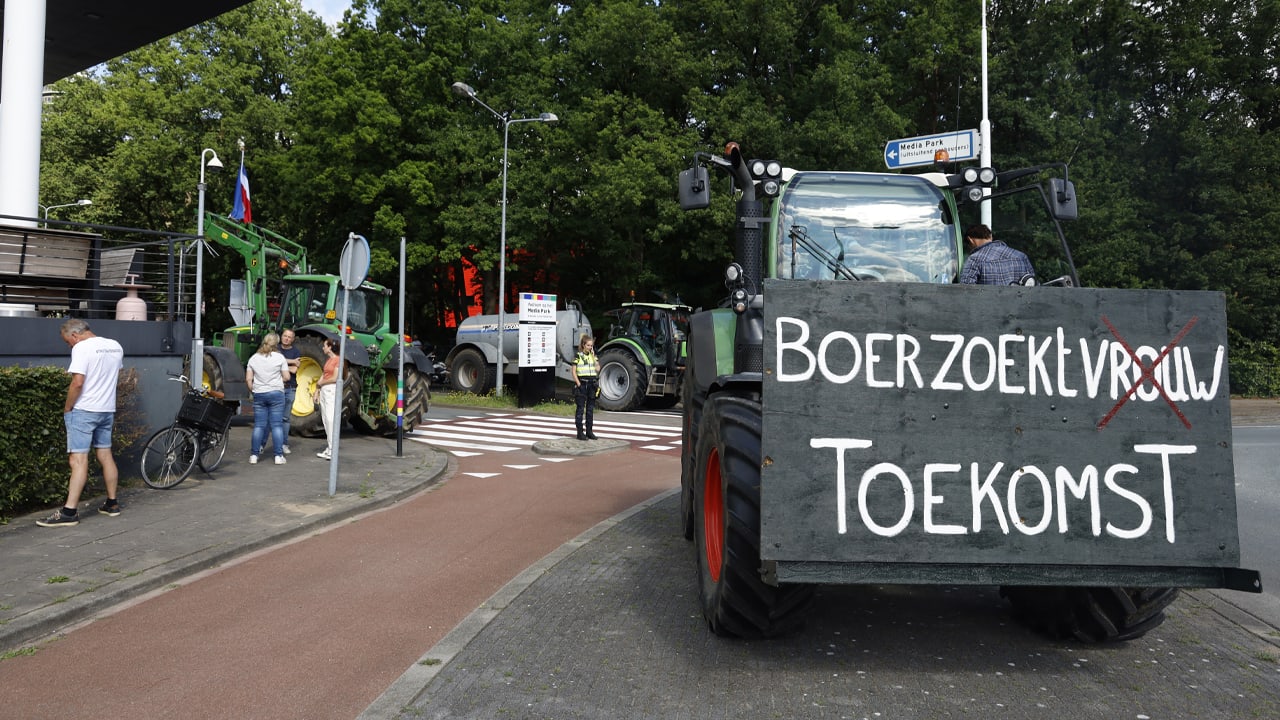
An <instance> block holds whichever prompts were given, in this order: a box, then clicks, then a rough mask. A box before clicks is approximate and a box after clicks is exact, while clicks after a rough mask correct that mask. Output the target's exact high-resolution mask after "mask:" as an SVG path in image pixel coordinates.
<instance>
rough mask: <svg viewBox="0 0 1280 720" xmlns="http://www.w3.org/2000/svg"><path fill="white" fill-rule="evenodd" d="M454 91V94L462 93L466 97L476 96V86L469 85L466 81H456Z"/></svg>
mask: <svg viewBox="0 0 1280 720" xmlns="http://www.w3.org/2000/svg"><path fill="white" fill-rule="evenodd" d="M453 92H454V94H455V95H460V96H462V97H465V98H472V99H474V98H475V96H476V91H475V89H474V88H472V87H471V86H470V85H468V84H466V83H464V82H456V83H454V84H453Z"/></svg>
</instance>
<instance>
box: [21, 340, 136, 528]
mask: <svg viewBox="0 0 1280 720" xmlns="http://www.w3.org/2000/svg"><path fill="white" fill-rule="evenodd" d="M62 340H63V342H65V343H66V344H67V346H68V347H70V348H71V365H70V366H69V367H68V368H67V372H68V373H70V374H71V385H70V386H69V387H68V388H67V400H66V402H65V403H64V405H63V408H62V418H63V421H64V422H65V423H66V426H67V462H68V463H69V464H70V465H71V479H70V481H68V483H67V501H66V503H64V504H63V506H62V507H61V508H60V509H58V510H55V511H53V514H52V515H50V516H49V517H47V518H45V519H43V520H37V521H36V524H37V525H40V526H42V527H71V526H73V525H78V524H79V523H80V516H79V514H78V512H77V510H76V507H77V506H78V505H79V504H80V493H81V492H83V491H84V486H85V483H86V482H88V480H89V451H90V450H91V449H92V450H93V451H94V454H95V455H96V456H97V458H98V463H99V464H100V465H101V466H102V481H103V483H105V484H106V486H107V501H106V502H105V503H103V505H102V507H100V508H98V512H100V513H102V514H103V515H110V516H112V517H115V516H116V515H119V514H120V503H119V502H118V501H117V500H116V487H117V485H118V483H119V480H120V473H119V471H118V470H117V468H116V460H115V457H114V456H113V455H112V454H111V429H112V427H113V426H114V425H115V417H116V383H117V381H118V380H119V379H120V369H121V368H122V367H124V349H123V348H121V347H120V343H118V342H116V341H115V340H110V339H108V338H104V337H98V336H97V335H94V334H93V331H91V330H90V329H89V323H87V322H85V321H84V320H77V319H72V320H68V321H66V322H64V323H62Z"/></svg>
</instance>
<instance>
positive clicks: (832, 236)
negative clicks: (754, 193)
mask: <svg viewBox="0 0 1280 720" xmlns="http://www.w3.org/2000/svg"><path fill="white" fill-rule="evenodd" d="M949 207H950V206H949V205H948V204H947V201H946V198H945V197H944V196H943V194H942V191H941V190H939V189H938V188H936V187H934V186H933V185H932V184H930V183H929V182H928V181H927V180H924V179H923V178H919V177H915V176H911V175H873V174H869V173H834V172H831V173H797V174H796V175H795V176H794V177H793V178H792V180H791V182H790V183H788V185H787V188H786V191H785V192H784V194H783V197H782V202H781V206H780V209H779V212H778V223H777V234H776V237H774V238H773V240H774V243H775V253H774V257H775V259H776V266H775V276H776V277H780V278H796V279H807V280H832V279H835V280H882V281H888V282H931V283H949V282H953V281H954V280H955V276H956V271H957V270H958V268H959V252H960V251H959V246H958V236H957V233H956V229H955V224H954V220H953V217H952V214H951V212H950V210H949Z"/></svg>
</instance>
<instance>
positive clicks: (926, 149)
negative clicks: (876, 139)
mask: <svg viewBox="0 0 1280 720" xmlns="http://www.w3.org/2000/svg"><path fill="white" fill-rule="evenodd" d="M981 146H982V141H981V136H980V135H978V131H977V130H957V131H956V132H949V133H941V134H939V135H921V136H920V137H913V138H903V139H901V140H890V141H889V142H888V143H887V144H886V145H885V146H884V164H885V167H887V168H889V169H890V170H897V169H898V168H905V167H914V166H916V165H932V164H934V163H937V162H956V161H958V160H972V159H974V158H976V157H978V150H979V149H980V148H981Z"/></svg>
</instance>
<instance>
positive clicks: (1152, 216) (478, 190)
mask: <svg viewBox="0 0 1280 720" xmlns="http://www.w3.org/2000/svg"><path fill="white" fill-rule="evenodd" d="M987 20H988V24H989V28H990V47H989V64H990V74H989V78H990V100H989V103H990V116H991V118H992V123H993V128H994V142H993V151H994V157H995V158H996V162H997V165H998V166H999V167H1013V166H1019V165H1024V164H1037V163H1043V162H1053V161H1063V162H1067V163H1069V164H1070V168H1071V177H1072V178H1073V179H1074V180H1076V182H1077V187H1078V188H1079V193H1080V201H1081V219H1080V221H1079V222H1077V223H1075V224H1074V225H1072V226H1071V227H1070V228H1069V233H1070V236H1071V239H1072V244H1073V251H1074V253H1075V257H1076V261H1077V264H1078V265H1079V266H1080V269H1081V275H1082V277H1083V278H1084V279H1085V281H1086V282H1087V283H1088V284H1091V285H1099V286H1113V287H1166V288H1178V289H1211V290H1220V291H1223V292H1224V293H1226V295H1227V298H1228V307H1229V313H1230V321H1231V332H1232V338H1233V350H1235V351H1237V352H1238V353H1244V354H1245V355H1247V356H1250V357H1256V358H1259V359H1269V360H1268V361H1270V362H1273V361H1274V357H1275V354H1276V351H1275V348H1276V338H1277V333H1278V332H1280V302H1278V301H1280V279H1278V278H1280V250H1278V249H1277V247H1276V243H1275V242H1274V241H1273V235H1274V232H1275V231H1274V228H1275V227H1276V226H1277V223H1276V220H1277V219H1278V218H1277V214H1278V210H1277V201H1276V188H1275V185H1276V178H1277V177H1280V173H1278V172H1277V171H1280V167H1278V166H1280V142H1277V141H1278V140H1280V138H1277V132H1278V131H1280V110H1278V109H1277V108H1280V103H1277V100H1278V99H1280V98H1277V94H1278V93H1280V89H1278V88H1280V84H1278V83H1277V80H1278V79H1280V78H1277V74H1278V67H1277V45H1278V42H1277V33H1278V31H1277V28H1278V27H1280V3H1278V2H1276V0H1250V1H1248V2H1228V1H1227V0H1193V1H1190V2H1170V1H1168V0H1157V1H1156V2H1144V3H1127V2H1115V1H1114V0H1071V1H1069V2H1049V1H1048V0H991V2H990V3H989V4H988V17H987ZM981 21H982V17H981V5H980V4H979V3H977V2H973V0H930V1H929V2H917V3H902V2H889V1H888V0H869V1H867V0H864V1H862V2H847V1H844V2H841V1H821V0H770V1H769V2H763V1H761V0H701V1H700V2H696V3H695V2H687V1H680V0H677V1H674V2H667V1H664V2H656V1H654V0H582V1H576V0H564V1H563V2H559V3H554V4H548V3H543V2H535V1H533V0H509V1H506V2H498V1H497V0H454V1H451V2H443V1H441V0H356V1H355V2H354V5H353V7H352V9H351V11H350V12H349V13H348V15H347V16H346V18H345V20H344V21H343V22H342V23H341V24H340V25H339V26H338V27H337V28H336V29H335V30H329V29H326V28H325V27H324V26H323V24H322V23H321V22H320V21H319V20H318V19H317V18H315V17H314V16H311V15H309V14H307V13H305V12H303V11H302V10H301V8H300V6H299V5H298V3H297V1H296V0H258V2H256V3H254V4H253V5H250V6H247V7H245V8H242V9H240V10H236V11H233V12H230V13H227V14H225V15H223V16H221V17H219V18H216V19H214V20H212V21H209V22H206V23H203V24H201V25H199V26H197V27H195V28H192V29H190V30H187V31H184V32H182V33H179V34H178V35H175V36H173V37H171V38H169V39H167V40H165V41H163V42H160V43H156V44H154V45H151V46H148V47H146V48H140V49H139V50H137V51H135V52H132V53H129V54H127V55H125V56H123V57H121V58H118V59H116V60H114V61H112V62H110V63H108V64H107V65H106V66H105V67H103V68H100V69H98V70H96V71H94V72H92V73H88V74H83V75H81V76H77V77H75V78H70V79H67V80H64V81H61V82H60V83H58V86H57V89H58V90H59V91H60V92H61V93H62V94H61V95H59V96H57V98H56V99H55V101H54V102H53V103H52V104H51V106H50V109H49V111H48V112H47V114H46V119H45V145H44V163H45V164H44V168H43V177H42V186H43V187H42V191H44V195H45V196H50V197H53V196H56V197H60V198H61V197H81V196H86V197H92V198H93V199H94V203H95V204H94V206H93V207H92V208H91V209H92V217H93V219H95V220H99V221H104V222H111V223H115V224H122V225H138V226H147V227H157V228H176V229H189V228H191V227H192V226H193V225H194V210H193V207H194V202H193V198H192V190H193V185H194V183H193V179H194V175H195V174H196V172H197V171H198V167H197V166H196V158H197V151H198V150H199V149H200V148H203V147H213V148H215V149H217V150H218V152H219V153H220V154H221V155H222V156H223V158H224V161H228V165H232V164H234V162H235V160H237V159H238V158H237V157H236V156H235V153H234V147H235V141H236V140H237V139H239V138H242V137H243V138H244V139H245V143H246V145H247V147H248V165H249V169H250V172H251V175H252V177H253V183H254V214H255V220H257V221H259V222H261V223H262V224H264V225H266V226H268V227H271V228H272V229H275V230H277V231H279V232H281V233H282V234H284V235H286V236H289V237H293V238H296V239H298V240H299V241H300V242H302V243H304V244H305V245H307V246H308V247H309V248H311V249H312V251H313V253H314V255H315V257H316V259H317V260H319V261H320V263H321V265H322V266H323V265H324V264H325V263H329V264H331V265H332V264H336V259H337V255H338V252H339V249H340V247H341V244H342V242H343V240H345V238H346V237H347V234H348V233H349V232H353V231H354V232H358V233H360V234H363V235H365V236H366V237H368V238H369V239H370V241H371V243H372V245H373V250H374V253H373V263H372V275H373V279H375V280H378V281H380V282H385V283H387V284H394V283H395V282H396V273H397V272H398V258H397V251H398V250H397V248H398V245H399V240H400V237H401V236H403V237H405V238H406V240H407V246H408V253H407V257H408V259H407V268H406V269H407V271H408V275H409V278H410V279H409V281H408V284H409V288H408V289H409V293H410V307H411V308H412V316H411V317H410V318H409V320H410V324H411V326H412V327H413V328H414V330H415V332H417V333H419V334H425V335H427V336H431V337H434V338H435V339H437V340H440V341H443V342H446V343H447V342H448V341H449V337H448V334H447V331H446V330H444V329H443V328H442V327H441V325H442V322H443V319H444V318H445V317H446V316H447V315H448V314H449V313H451V312H452V313H456V312H461V311H463V310H464V307H465V306H467V305H469V304H471V303H472V302H473V300H474V299H473V298H470V297H467V296H466V295H465V292H464V287H463V284H462V281H461V278H462V272H463V268H464V266H473V267H475V268H478V269H479V271H480V272H481V274H482V279H483V286H484V294H483V298H482V300H483V303H484V305H485V307H486V308H487V309H489V310H492V309H493V308H494V307H495V306H496V304H497V285H498V282H497V281H498V277H497V275H498V268H499V246H500V242H501V237H500V233H501V227H502V209H503V205H502V202H501V199H502V193H503V179H504V175H503V165H502V161H503V140H504V138H503V130H504V124H503V122H502V120H501V119H500V118H498V117H495V116H494V114H493V113H491V112H490V110H488V109H486V108H485V107H484V105H487V106H488V107H489V108H492V109H493V111H494V112H496V113H498V114H500V115H502V116H503V117H505V118H509V119H525V118H536V117H538V115H539V113H542V112H552V113H555V114H556V115H557V116H559V122H558V123H555V124H546V123H541V122H513V123H510V124H509V125H508V126H507V130H508V136H507V138H506V140H507V156H508V160H509V162H508V165H507V174H506V177H505V179H506V198H507V203H506V222H505V225H506V244H507V262H506V272H507V278H506V279H507V289H508V291H509V292H510V293H511V297H514V295H515V293H517V292H519V291H535V290H536V291H548V292H555V293H557V294H559V295H561V296H562V297H567V298H573V299H578V300H581V301H582V302H583V303H584V305H585V306H586V307H587V309H588V311H589V312H591V313H593V314H597V315H598V313H600V312H602V311H603V310H605V309H607V308H608V307H610V306H612V305H614V304H615V303H617V302H619V301H622V300H625V299H626V297H627V296H628V295H629V294H630V293H631V292H632V291H635V292H636V295H637V297H641V298H647V297H652V295H651V291H663V292H668V293H678V294H679V295H680V296H682V297H683V298H684V299H685V300H686V301H689V302H692V303H695V304H702V305H706V304H713V303H715V302H716V301H717V300H718V299H719V297H720V296H721V295H722V294H723V288H722V287H721V284H720V280H719V278H720V277H721V268H722V266H723V264H724V262H725V261H726V259H727V258H728V256H729V253H730V247H731V244H732V243H731V238H730V232H731V228H732V218H731V209H730V208H728V207H727V205H726V204H717V205H716V206H715V207H714V208H713V210H712V211H711V212H710V213H690V214H684V213H681V212H680V211H679V210H678V207H677V204H676V203H675V202H674V198H675V195H676V187H675V180H676V177H677V173H678V172H679V170H680V169H682V168H683V167H686V166H687V165H688V164H689V163H690V162H691V159H692V155H693V153H694V152H695V151H707V150H715V149H719V148H720V147H722V146H723V144H724V143H725V142H726V141H728V140H736V141H739V142H740V143H742V144H743V146H744V148H746V149H747V151H748V153H749V154H751V155H754V156H760V157H775V158H779V159H782V160H783V161H784V162H785V164H787V165H789V166H792V167H797V168H814V169H816V168H831V169H846V170H873V171H874V170H878V169H882V167H883V166H882V163H883V160H882V157H881V153H882V152H883V147H884V143H885V142H886V141H888V140H890V139H893V138H898V137H906V136H911V135H919V134H929V133H935V132H945V131H949V130H958V129H963V128H968V127H976V126H977V124H978V120H979V119H980V116H981V112H982V98H981V74H980V70H981V64H980V62H981V50H982V46H981V35H980V27H981ZM457 81H461V82H464V83H467V84H469V85H471V86H472V87H473V88H475V91H476V97H477V98H478V99H479V100H480V101H482V102H483V103H484V105H481V104H480V103H477V102H473V101H471V100H469V99H468V98H465V97H460V96H458V95H456V94H455V93H453V92H452V91H451V89H450V88H451V85H452V84H453V83H454V82H457ZM188 164H189V165H190V166H191V167H190V168H188V167H187V165H188ZM232 175H233V173H227V174H226V175H224V176H222V177H220V178H216V179H212V180H211V181H210V197H213V198H218V199H219V200H218V201H219V202H223V201H225V202H226V203H227V204H228V207H229V202H230V197H231V190H232V177H231V176H232ZM213 209H215V210H219V209H223V208H219V207H217V206H216V205H214V206H213ZM997 231H998V228H997ZM508 307H514V303H512V302H511V299H510V298H509V300H508Z"/></svg>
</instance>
